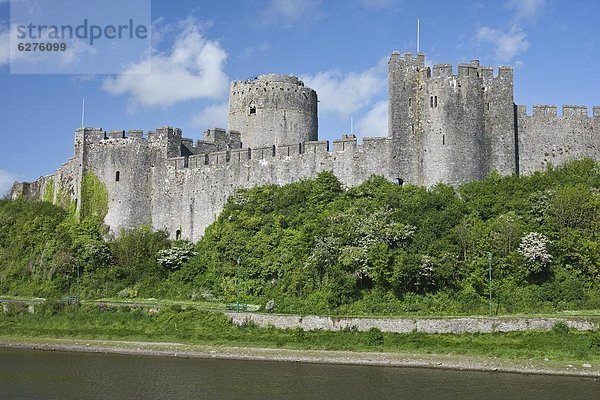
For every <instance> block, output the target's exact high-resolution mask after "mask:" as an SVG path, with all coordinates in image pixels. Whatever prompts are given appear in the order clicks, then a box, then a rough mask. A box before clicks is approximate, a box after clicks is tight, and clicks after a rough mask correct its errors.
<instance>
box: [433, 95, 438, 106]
mask: <svg viewBox="0 0 600 400" xmlns="http://www.w3.org/2000/svg"><path fill="white" fill-rule="evenodd" d="M433 106H434V107H437V96H435V97H434V98H433Z"/></svg>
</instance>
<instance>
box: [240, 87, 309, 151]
mask: <svg viewBox="0 0 600 400" xmlns="http://www.w3.org/2000/svg"><path fill="white" fill-rule="evenodd" d="M228 125H229V130H232V131H238V132H240V133H241V138H242V146H243V147H250V148H260V147H270V146H273V145H277V146H279V145H293V144H299V143H304V142H305V141H310V140H317V139H318V131H317V129H318V127H317V126H318V123H317V92H315V91H314V90H313V89H311V88H309V87H306V86H304V83H303V82H302V81H301V80H299V79H298V78H296V77H295V76H288V75H260V76H258V77H256V78H253V79H248V80H245V81H234V82H232V83H231V89H230V92H229V119H228Z"/></svg>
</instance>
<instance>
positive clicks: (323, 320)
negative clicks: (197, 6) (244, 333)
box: [227, 312, 598, 334]
mask: <svg viewBox="0 0 600 400" xmlns="http://www.w3.org/2000/svg"><path fill="white" fill-rule="evenodd" d="M227 315H228V317H229V318H230V319H231V321H232V322H233V323H234V324H236V325H245V324H248V323H253V324H255V325H258V326H261V327H269V326H272V327H274V328H277V329H294V328H300V329H302V330H305V331H313V330H324V331H341V330H344V329H356V330H358V331H361V332H364V331H368V330H369V329H371V328H377V329H379V330H381V331H382V332H393V333H413V332H419V333H436V334H439V333H452V334H461V333H492V332H514V331H531V330H536V331H547V330H551V329H552V328H553V327H554V326H555V325H556V324H558V323H565V324H566V325H567V326H568V327H569V328H571V329H576V330H580V331H592V330H596V329H597V328H598V326H597V325H595V324H594V323H593V322H592V321H590V320H588V319H585V318H510V317H503V318H474V317H464V318H415V319H413V318H393V317H390V318H367V317H365V318H360V317H327V316H319V315H304V316H303V315H280V314H259V313H236V312H229V313H227Z"/></svg>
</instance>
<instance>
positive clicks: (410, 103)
mask: <svg viewBox="0 0 600 400" xmlns="http://www.w3.org/2000/svg"><path fill="white" fill-rule="evenodd" d="M408 106H409V107H410V106H412V99H408Z"/></svg>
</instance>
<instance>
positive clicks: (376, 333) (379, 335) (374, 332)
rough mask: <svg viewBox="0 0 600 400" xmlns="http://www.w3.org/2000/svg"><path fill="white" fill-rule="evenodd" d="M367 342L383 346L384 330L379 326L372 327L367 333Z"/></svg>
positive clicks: (368, 344) (371, 344)
mask: <svg viewBox="0 0 600 400" xmlns="http://www.w3.org/2000/svg"><path fill="white" fill-rule="evenodd" d="M364 337H365V344H366V345H367V346H372V347H376V346H382V345H383V341H384V336H383V332H381V330H380V329H378V328H375V327H373V328H370V329H369V330H368V331H367V332H366V334H365V336H364Z"/></svg>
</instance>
